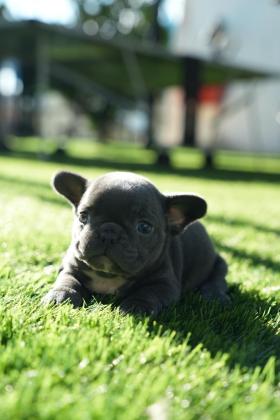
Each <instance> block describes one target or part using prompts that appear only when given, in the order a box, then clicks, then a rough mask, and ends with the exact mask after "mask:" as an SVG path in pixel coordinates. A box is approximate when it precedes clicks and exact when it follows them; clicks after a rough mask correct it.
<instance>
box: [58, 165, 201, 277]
mask: <svg viewBox="0 0 280 420" xmlns="http://www.w3.org/2000/svg"><path fill="white" fill-rule="evenodd" d="M53 186H54V188H55V190H56V191H57V192H58V193H60V194H62V195H63V196H64V197H66V198H67V200H68V201H70V203H71V204H72V205H73V207H74V210H75V221H74V229H73V241H74V244H73V245H74V249H75V253H76V257H77V258H78V259H80V260H82V261H83V262H85V263H86V264H87V265H88V266H90V267H91V268H92V269H95V270H98V271H103V272H107V273H110V274H122V275H124V276H127V277H129V276H133V275H137V274H139V273H141V272H144V271H145V270H146V269H148V268H151V267H152V266H153V264H155V263H156V262H157V261H158V259H159V258H160V256H161V255H162V253H163V251H164V249H165V245H166V242H167V238H168V236H169V235H170V234H171V235H174V234H178V233H180V232H181V231H182V230H183V229H184V227H185V226H186V225H188V224H189V223H191V222H192V221H194V220H196V219H198V218H200V217H202V216H203V215H204V214H205V212H206V202H205V201H204V200H203V199H202V198H201V197H198V196H196V195H194V194H174V195H163V194H161V193H160V192H159V191H158V190H157V189H156V187H155V186H154V185H153V184H152V183H151V182H149V181H148V180H147V179H146V178H144V177H141V176H138V175H135V174H132V173H129V172H112V173H109V174H107V175H104V176H101V177H99V178H97V179H96V180H94V181H88V180H87V179H85V178H83V177H81V176H80V175H77V174H74V173H71V172H59V173H58V174H57V175H55V177H54V179H53Z"/></svg>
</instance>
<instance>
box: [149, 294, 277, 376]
mask: <svg viewBox="0 0 280 420" xmlns="http://www.w3.org/2000/svg"><path fill="white" fill-rule="evenodd" d="M231 297H232V301H233V302H232V305H230V306H228V307H221V306H220V305H219V304H216V303H205V302H204V301H203V300H202V298H201V297H200V296H198V295H197V294H193V295H190V296H189V297H188V298H186V299H185V300H184V301H183V302H182V303H181V304H178V305H177V306H176V307H175V308H174V309H171V310H169V311H166V312H165V313H163V314H162V315H161V316H160V318H159V319H158V320H157V323H156V324H154V323H153V322H151V323H150V332H151V334H152V335H153V334H158V333H159V331H160V333H161V334H162V333H164V332H165V331H167V330H168V331H176V336H175V340H177V341H178V342H179V343H181V342H184V341H185V340H186V337H187V336H188V335H189V334H191V335H190V340H189V343H190V345H191V346H192V347H195V346H197V345H198V344H199V343H202V345H203V347H204V348H206V349H207V350H208V351H209V352H210V354H211V355H212V356H213V357H214V356H215V355H217V354H219V353H225V354H227V355H228V359H227V363H228V365H229V366H230V367H231V368H232V367H234V366H235V365H240V366H242V367H246V368H255V367H257V366H260V367H264V365H265V364H266V362H267V361H268V359H269V358H270V357H271V356H275V357H276V360H277V364H278V367H279V365H280V337H279V335H277V326H275V327H273V319H275V318H276V316H277V314H279V305H277V304H276V302H273V301H269V300H264V299H262V298H261V297H260V296H259V295H258V294H257V293H254V292H244V291H240V290H239V289H238V287H236V286H233V287H232V288H231Z"/></svg>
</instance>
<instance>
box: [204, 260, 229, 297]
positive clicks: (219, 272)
mask: <svg viewBox="0 0 280 420" xmlns="http://www.w3.org/2000/svg"><path fill="white" fill-rule="evenodd" d="M227 271H228V269H227V264H226V262H225V260H224V259H223V258H222V257H221V256H220V255H218V256H217V258H216V261H215V264H214V267H213V269H212V271H211V273H210V276H209V277H208V279H207V280H206V282H205V283H203V284H202V285H201V286H200V288H199V291H200V293H201V294H202V296H203V297H204V298H205V299H207V300H212V299H214V300H218V301H219V302H221V303H223V304H226V303H230V301H231V300H230V297H229V296H228V294H227V291H228V286H227V283H226V275H227Z"/></svg>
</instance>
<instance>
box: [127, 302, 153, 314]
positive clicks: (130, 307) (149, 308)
mask: <svg viewBox="0 0 280 420" xmlns="http://www.w3.org/2000/svg"><path fill="white" fill-rule="evenodd" d="M120 310H121V311H122V312H124V313H125V314H132V315H155V314H156V313H157V312H158V311H157V309H156V308H155V307H154V306H153V305H151V304H150V303H149V302H145V301H143V300H137V299H125V300H123V301H122V302H121V304H120Z"/></svg>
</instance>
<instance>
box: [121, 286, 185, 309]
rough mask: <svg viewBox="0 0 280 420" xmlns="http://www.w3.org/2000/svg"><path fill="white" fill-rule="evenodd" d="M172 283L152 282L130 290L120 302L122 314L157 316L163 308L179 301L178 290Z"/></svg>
mask: <svg viewBox="0 0 280 420" xmlns="http://www.w3.org/2000/svg"><path fill="white" fill-rule="evenodd" d="M176 286H177V285H176V283H175V284H174V283H173V282H172V281H168V280H167V281H154V282H153V283H152V284H145V285H143V286H141V287H137V288H136V289H135V290H133V289H132V290H131V291H130V292H129V293H127V295H126V296H125V297H124V298H123V299H122V300H120V303H119V307H120V309H121V311H122V312H125V313H131V314H140V315H141V314H142V315H157V314H158V313H159V312H160V311H161V310H162V309H163V308H164V307H165V306H168V305H170V304H171V303H174V302H176V301H178V300H179V297H180V290H179V287H176Z"/></svg>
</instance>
